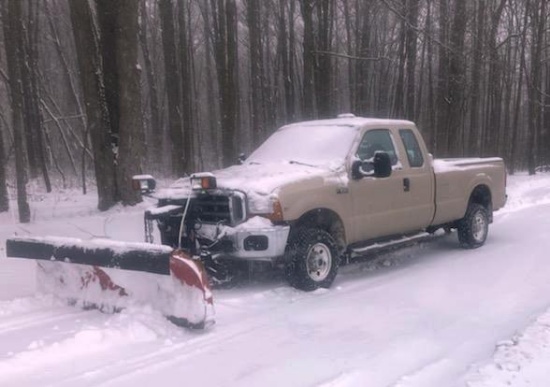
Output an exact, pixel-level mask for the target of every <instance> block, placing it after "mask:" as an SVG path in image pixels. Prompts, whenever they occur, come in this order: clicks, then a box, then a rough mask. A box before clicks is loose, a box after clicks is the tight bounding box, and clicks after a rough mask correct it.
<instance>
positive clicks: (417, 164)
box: [397, 128, 435, 231]
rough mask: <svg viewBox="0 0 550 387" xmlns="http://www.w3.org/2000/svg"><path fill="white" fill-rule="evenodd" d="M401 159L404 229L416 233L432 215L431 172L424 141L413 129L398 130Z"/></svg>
mask: <svg viewBox="0 0 550 387" xmlns="http://www.w3.org/2000/svg"><path fill="white" fill-rule="evenodd" d="M397 132H398V137H399V144H398V145H399V148H401V149H402V153H404V154H405V155H406V156H405V157H402V159H403V160H402V162H403V164H404V167H403V171H404V173H403V179H404V180H403V181H404V188H405V190H404V194H403V197H402V203H403V206H404V208H405V213H406V216H405V218H404V219H403V228H404V229H406V230H407V231H416V230H420V229H423V228H425V227H427V226H429V225H430V223H431V221H432V219H433V216H434V213H435V198H434V195H435V188H434V184H435V182H434V179H435V176H434V173H433V168H432V165H431V161H430V159H428V157H429V156H428V153H427V151H426V149H425V145H424V142H423V141H422V139H419V138H418V132H417V131H416V130H413V129H412V128H404V129H398V130H397Z"/></svg>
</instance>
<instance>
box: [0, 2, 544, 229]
mask: <svg viewBox="0 0 550 387" xmlns="http://www.w3.org/2000/svg"><path fill="white" fill-rule="evenodd" d="M549 17H550V4H548V3H547V0H41V1H38V0H0V18H1V19H0V21H1V25H2V26H1V28H0V44H1V47H0V161H1V163H0V212H2V211H7V210H8V209H9V205H10V200H9V199H10V198H11V199H13V200H15V199H16V202H17V208H18V216H19V220H20V221H21V222H28V221H30V208H29V204H28V198H27V189H28V188H27V187H28V185H29V184H30V183H33V184H38V185H40V186H41V187H43V188H44V190H45V191H46V192H51V191H52V190H55V189H59V188H63V189H65V188H75V189H79V190H81V191H82V192H84V193H86V192H89V193H90V194H95V193H96V192H97V196H98V208H99V209H100V210H107V209H109V208H111V207H112V206H114V205H115V204H116V203H122V204H124V205H133V204H135V203H137V202H139V201H140V200H141V199H140V196H139V193H137V192H136V191H134V190H132V188H131V186H132V184H131V177H132V176H133V175H136V174H142V173H147V174H154V175H155V176H160V177H164V178H176V177H180V176H184V175H185V174H189V173H192V172H195V171H205V170H212V169H215V168H219V167H222V166H228V165H231V164H233V163H236V162H237V159H238V157H239V155H240V154H245V155H246V154H249V153H250V152H251V151H252V150H253V149H254V147H255V146H257V145H258V144H260V143H261V142H262V141H263V140H264V139H265V138H266V137H267V136H268V135H269V134H270V133H271V132H272V131H273V130H275V129H276V128H277V127H279V126H281V125H284V124H286V123H290V122H295V121H300V120H307V119H315V118H327V117H335V116H336V115H337V114H339V113H348V112H350V113H354V114H355V115H359V116H367V117H381V118H404V119H409V120H412V121H414V122H416V124H417V126H418V127H419V129H420V130H421V132H422V133H423V136H424V138H425V139H426V141H427V143H428V147H429V149H430V151H431V152H432V153H433V155H434V157H463V156H465V157H478V156H480V157H481V156H499V157H503V158H504V159H505V162H506V165H507V168H508V172H509V173H510V174H513V173H514V172H516V171H528V172H529V174H535V173H537V172H539V171H545V170H548V169H549V168H550V23H549Z"/></svg>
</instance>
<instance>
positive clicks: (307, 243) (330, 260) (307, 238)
mask: <svg viewBox="0 0 550 387" xmlns="http://www.w3.org/2000/svg"><path fill="white" fill-rule="evenodd" d="M339 264H340V257H339V253H338V247H337V245H336V242H335V241H334V238H333V237H332V236H331V235H330V234H329V233H328V232H326V231H324V230H320V229H315V228H313V229H299V230H297V231H296V232H295V233H293V234H292V235H291V236H290V239H289V242H288V245H287V250H286V276H287V279H288V282H289V283H290V284H291V285H292V286H294V287H295V288H297V289H301V290H306V291H311V290H315V289H317V288H328V287H330V285H332V282H333V281H334V278H335V277H336V274H337V273H338V266H339Z"/></svg>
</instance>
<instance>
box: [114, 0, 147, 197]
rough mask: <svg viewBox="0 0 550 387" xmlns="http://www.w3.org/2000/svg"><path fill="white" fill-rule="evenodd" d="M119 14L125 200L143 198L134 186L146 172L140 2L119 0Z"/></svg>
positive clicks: (121, 189) (120, 174)
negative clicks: (144, 169) (144, 164)
mask: <svg viewBox="0 0 550 387" xmlns="http://www.w3.org/2000/svg"><path fill="white" fill-rule="evenodd" d="M118 6H119V8H118V10H117V11H118V12H117V15H116V34H115V36H116V47H117V50H116V64H117V72H118V77H117V80H118V85H117V86H118V87H117V91H118V93H117V94H118V98H119V99H118V117H117V118H118V135H119V142H118V159H117V174H116V176H117V183H118V193H119V195H120V200H121V201H122V204H125V205H134V204H136V203H138V202H141V194H140V192H139V191H136V190H134V189H133V187H132V176H134V175H137V174H140V173H142V164H143V155H144V153H145V144H144V132H143V123H142V116H141V84H140V79H141V71H140V67H139V65H138V47H139V3H138V2H137V1H135V0H119V1H118Z"/></svg>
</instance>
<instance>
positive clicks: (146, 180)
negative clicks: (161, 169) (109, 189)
mask: <svg viewBox="0 0 550 387" xmlns="http://www.w3.org/2000/svg"><path fill="white" fill-rule="evenodd" d="M156 186H157V182H156V181H155V178H154V177H153V176H151V175H135V176H132V188H133V189H134V191H140V192H141V193H150V192H153V191H155V188H156Z"/></svg>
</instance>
